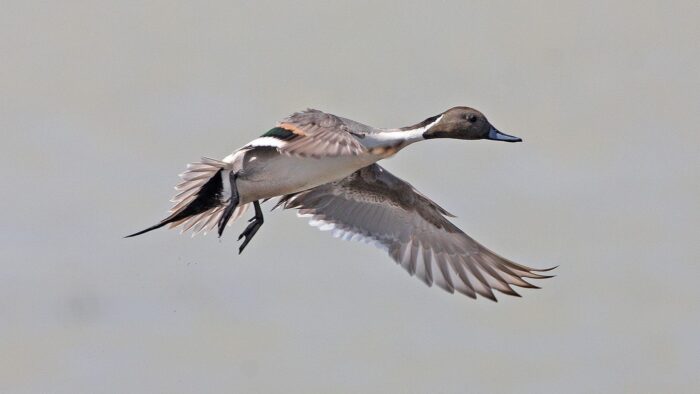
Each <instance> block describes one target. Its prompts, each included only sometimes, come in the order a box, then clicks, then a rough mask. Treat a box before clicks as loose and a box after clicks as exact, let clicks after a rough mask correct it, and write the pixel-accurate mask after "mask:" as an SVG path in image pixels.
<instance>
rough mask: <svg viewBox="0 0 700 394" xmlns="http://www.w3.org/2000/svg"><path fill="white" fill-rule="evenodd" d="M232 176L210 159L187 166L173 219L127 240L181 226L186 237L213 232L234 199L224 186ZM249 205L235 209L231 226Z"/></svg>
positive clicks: (180, 184)
mask: <svg viewBox="0 0 700 394" xmlns="http://www.w3.org/2000/svg"><path fill="white" fill-rule="evenodd" d="M230 172H231V170H230V169H229V167H228V164H227V163H225V162H222V161H219V160H214V159H209V158H202V161H201V162H199V163H191V164H188V165H187V171H185V172H183V173H182V174H180V178H182V182H180V183H179V184H178V185H177V186H175V190H177V192H178V193H177V194H176V195H175V197H173V198H172V199H171V201H172V202H173V203H174V205H173V207H172V208H170V215H169V216H168V217H166V218H165V219H163V220H161V221H160V222H159V223H157V224H155V225H153V226H151V227H149V228H147V229H144V230H141V231H139V232H136V233H133V234H130V235H127V236H126V237H124V238H130V237H135V236H137V235H141V234H144V233H147V232H149V231H152V230H155V229H158V228H161V227H163V226H165V225H170V228H174V227H177V226H182V231H181V232H183V233H184V232H185V231H188V230H190V229H192V235H193V236H194V235H196V234H197V233H199V232H201V231H204V233H205V234H206V233H207V232H208V231H211V230H212V229H213V228H214V227H216V226H217V224H218V222H219V219H220V218H221V216H222V215H223V213H224V210H225V208H226V203H227V202H228V200H229V198H230V197H231V195H230V194H231V191H230V188H229V187H228V184H227V183H225V182H228V178H229V173H230ZM224 178H225V179H224ZM248 205H249V204H244V205H239V206H238V207H236V209H235V210H234V211H233V214H232V215H231V220H229V222H228V224H231V223H232V222H233V221H235V220H236V219H238V218H239V217H240V216H241V215H243V213H245V211H246V210H247V209H248Z"/></svg>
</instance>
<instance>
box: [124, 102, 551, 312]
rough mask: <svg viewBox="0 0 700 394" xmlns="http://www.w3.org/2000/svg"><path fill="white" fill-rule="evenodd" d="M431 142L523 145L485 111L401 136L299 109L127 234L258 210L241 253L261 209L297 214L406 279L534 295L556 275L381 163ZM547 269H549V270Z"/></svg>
mask: <svg viewBox="0 0 700 394" xmlns="http://www.w3.org/2000/svg"><path fill="white" fill-rule="evenodd" d="M433 138H453V139H462V140H480V139H487V140H493V141H505V142H520V141H522V140H521V139H520V138H517V137H514V136H511V135H508V134H505V133H502V132H500V131H498V130H497V129H496V128H495V127H493V126H492V125H491V123H489V121H488V120H487V119H486V117H485V116H484V115H483V114H482V113H481V112H479V111H477V110H475V109H472V108H469V107H454V108H451V109H448V110H447V111H445V112H443V113H441V114H438V115H436V116H432V117H430V118H428V119H426V120H424V121H422V122H420V123H418V124H415V125H413V126H409V127H402V128H396V129H381V128H375V127H372V126H367V125H364V124H362V123H358V122H355V121H353V120H350V119H346V118H342V117H339V116H335V115H332V114H329V113H325V112H322V111H318V110H313V109H308V110H306V111H302V112H297V113H294V114H292V115H291V116H289V117H287V118H285V119H283V120H282V121H280V122H279V123H278V124H277V125H276V126H275V127H274V128H272V129H270V130H269V131H268V132H266V133H265V134H263V135H262V136H260V137H258V138H256V139H254V140H253V141H251V142H250V143H248V144H247V145H245V146H243V147H242V148H240V149H238V150H237V151H235V152H233V153H232V154H230V155H229V156H227V157H225V158H224V159H223V160H214V159H209V158H202V160H201V161H200V162H197V163H191V164H189V165H188V166H187V170H186V171H185V172H183V173H182V174H180V177H181V178H182V182H180V183H179V184H178V185H177V186H175V189H176V191H177V194H176V195H175V197H173V199H172V200H171V201H172V202H173V203H174V205H173V207H172V208H171V209H170V215H169V216H168V217H166V218H165V219H163V220H161V221H160V222H159V223H157V224H155V225H153V226H151V227H149V228H147V229H145V230H142V231H139V232H137V233H134V234H131V235H128V236H127V237H133V236H136V235H140V234H143V233H146V232H149V231H151V230H155V229H157V228H160V227H163V226H165V225H169V227H170V228H173V227H178V226H179V227H181V229H182V232H186V231H188V230H191V231H192V232H193V235H194V234H197V233H199V232H204V233H206V232H207V231H211V230H213V229H214V228H216V229H217V232H218V235H219V237H221V235H222V234H223V232H224V230H225V228H226V226H227V225H230V224H231V223H232V222H234V221H235V220H236V219H238V218H240V217H241V216H242V215H243V214H244V213H245V212H246V210H247V209H248V208H249V207H250V206H251V205H252V206H253V209H254V211H255V214H254V216H253V218H252V219H250V220H249V222H250V223H249V224H248V226H247V227H246V228H245V230H244V231H243V232H242V233H241V234H240V236H239V238H238V240H241V239H243V243H242V244H241V246H240V248H239V253H241V252H242V251H243V249H244V248H245V247H246V246H247V245H248V243H249V242H250V240H251V239H252V238H253V236H255V234H256V233H257V232H258V230H259V229H260V227H261V226H262V224H263V214H262V211H261V209H260V202H261V201H263V202H264V201H266V200H268V199H270V198H273V197H281V198H280V200H279V202H278V203H277V204H276V205H275V206H274V207H273V209H274V208H276V207H278V206H282V207H283V208H285V209H292V208H294V209H297V210H298V214H299V216H306V217H309V218H310V224H311V225H313V226H317V227H319V228H320V229H321V230H331V231H332V234H333V235H334V236H335V237H339V238H342V239H346V240H362V241H366V242H369V243H371V244H374V245H375V246H377V247H379V248H381V249H384V250H385V251H387V252H388V254H389V256H391V258H392V259H393V260H394V261H395V262H396V263H397V264H399V265H401V266H402V267H403V268H404V269H405V270H406V271H408V273H409V274H410V275H412V276H413V275H415V276H417V277H418V278H420V279H421V280H422V281H423V282H425V283H426V284H427V285H428V286H431V285H432V284H436V285H437V286H439V287H441V288H442V289H445V290H447V291H448V292H450V293H453V292H455V291H457V292H459V293H462V294H465V295H467V296H469V297H471V298H476V296H477V294H478V295H481V296H483V297H486V298H489V299H491V300H494V301H496V297H495V295H494V292H493V290H497V291H499V292H501V293H504V294H508V295H513V296H519V295H518V293H516V292H515V290H513V288H512V286H518V287H524V288H537V286H535V285H533V284H531V283H529V282H527V281H526V280H525V279H524V278H533V279H542V278H549V277H550V276H547V275H544V274H542V273H541V272H544V271H548V270H549V269H534V268H530V267H527V266H524V265H521V264H517V263H514V262H512V261H510V260H507V259H505V258H503V257H501V256H498V255H496V254H495V253H493V252H491V251H490V250H488V249H486V248H485V247H484V246H482V245H481V244H479V243H478V242H476V241H475V240H474V239H472V238H471V237H469V236H468V235H467V234H465V233H464V232H463V231H462V230H460V229H459V228H457V227H456V226H455V225H454V224H452V222H450V221H449V220H448V219H447V217H454V216H453V215H451V214H450V213H448V212H447V211H446V210H445V209H443V208H442V207H440V206H439V205H438V204H436V203H435V202H434V201H432V200H430V199H429V198H428V197H426V196H425V195H423V194H422V193H420V192H419V191H417V190H416V189H415V188H413V186H411V185H410V184H409V183H408V182H405V181H404V180H402V179H400V178H398V177H396V176H394V175H392V174H391V173H389V171H387V170H386V169H384V168H382V167H381V166H379V165H378V164H376V163H377V162H378V161H379V160H382V159H386V158H388V157H391V156H393V155H395V154H396V153H397V152H399V151H400V150H402V149H403V148H405V147H406V146H408V145H410V144H413V143H415V142H418V141H423V140H429V139H433ZM550 269H551V268H550Z"/></svg>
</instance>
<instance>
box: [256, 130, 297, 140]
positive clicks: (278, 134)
mask: <svg viewBox="0 0 700 394" xmlns="http://www.w3.org/2000/svg"><path fill="white" fill-rule="evenodd" d="M296 136H297V135H296V134H294V133H292V132H291V131H289V130H287V129H283V128H281V127H275V128H274V129H270V130H269V131H268V132H267V133H265V134H263V135H262V136H261V137H272V138H277V139H278V140H282V141H287V140H291V139H292V138H294V137H296Z"/></svg>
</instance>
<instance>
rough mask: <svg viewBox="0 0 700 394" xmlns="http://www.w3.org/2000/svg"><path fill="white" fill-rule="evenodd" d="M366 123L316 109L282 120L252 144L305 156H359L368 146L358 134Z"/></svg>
mask: <svg viewBox="0 0 700 394" xmlns="http://www.w3.org/2000/svg"><path fill="white" fill-rule="evenodd" d="M358 126H362V125H360V124H359V123H355V122H349V121H347V120H345V119H342V118H339V117H337V116H335V115H331V114H327V113H325V112H321V111H318V110H315V109H308V110H306V111H302V112H297V113H294V114H292V115H290V116H289V117H287V118H285V119H283V120H281V121H280V122H279V123H278V124H277V127H275V128H273V129H271V130H270V131H268V132H267V133H265V134H263V135H262V136H261V137H260V138H258V139H257V140H254V141H252V142H251V143H250V144H249V145H250V146H272V147H275V148H277V149H278V150H279V151H280V152H282V153H285V154H289V155H297V156H304V157H316V158H319V157H333V156H344V155H359V154H362V153H365V152H366V151H367V150H366V148H365V147H364V146H363V145H362V144H361V143H360V142H359V140H358V139H357V138H356V136H360V135H361V133H360V131H359V130H353V128H357V127H358Z"/></svg>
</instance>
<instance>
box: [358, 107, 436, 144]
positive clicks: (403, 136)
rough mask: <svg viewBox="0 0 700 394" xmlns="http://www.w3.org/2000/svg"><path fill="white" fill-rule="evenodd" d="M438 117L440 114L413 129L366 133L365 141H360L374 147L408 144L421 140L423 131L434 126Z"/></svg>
mask: <svg viewBox="0 0 700 394" xmlns="http://www.w3.org/2000/svg"><path fill="white" fill-rule="evenodd" d="M440 119H442V115H440V116H438V118H437V119H435V120H434V121H433V122H431V123H429V124H427V125H425V126H422V127H418V128H415V129H409V130H396V129H394V130H391V129H389V130H387V131H384V132H382V133H378V134H369V135H367V138H365V141H362V144H363V145H365V146H366V147H368V148H374V147H378V146H386V145H396V144H398V143H402V142H403V143H405V145H408V144H412V143H414V142H418V141H422V140H424V139H425V138H424V137H423V133H425V132H426V131H427V130H428V129H430V128H431V127H433V126H435V125H436V124H437V123H438V122H439V121H440Z"/></svg>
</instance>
